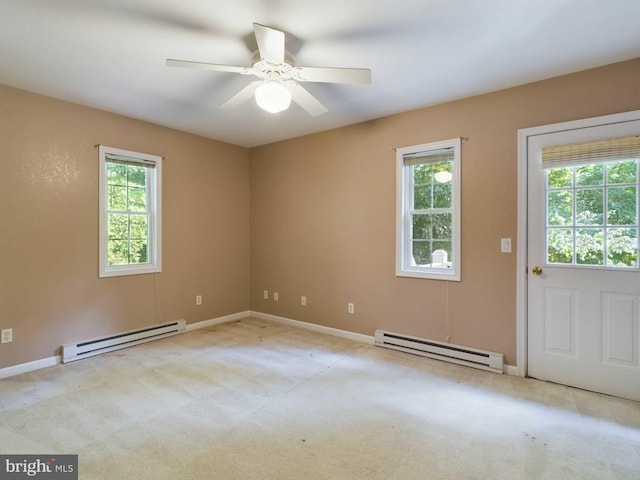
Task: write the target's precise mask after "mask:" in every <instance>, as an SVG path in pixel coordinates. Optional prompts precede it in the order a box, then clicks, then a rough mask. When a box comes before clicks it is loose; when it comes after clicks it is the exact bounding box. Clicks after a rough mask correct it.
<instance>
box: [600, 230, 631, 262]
mask: <svg viewBox="0 0 640 480" xmlns="http://www.w3.org/2000/svg"><path fill="white" fill-rule="evenodd" d="M607 265H609V266H615V267H636V266H637V265H638V229H636V228H611V229H609V230H608V231H607Z"/></svg>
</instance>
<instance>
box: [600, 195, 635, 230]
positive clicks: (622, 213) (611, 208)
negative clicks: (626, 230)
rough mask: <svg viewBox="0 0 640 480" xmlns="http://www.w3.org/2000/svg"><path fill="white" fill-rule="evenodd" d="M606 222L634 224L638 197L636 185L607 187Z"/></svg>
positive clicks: (609, 223)
mask: <svg viewBox="0 0 640 480" xmlns="http://www.w3.org/2000/svg"><path fill="white" fill-rule="evenodd" d="M607 192H608V199H607V224H608V225H636V224H637V223H638V221H637V206H638V197H637V189H636V187H615V188H609V189H608V191H607Z"/></svg>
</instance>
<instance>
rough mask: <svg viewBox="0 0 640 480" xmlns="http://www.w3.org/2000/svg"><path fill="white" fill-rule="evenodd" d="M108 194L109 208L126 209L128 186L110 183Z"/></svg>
mask: <svg viewBox="0 0 640 480" xmlns="http://www.w3.org/2000/svg"><path fill="white" fill-rule="evenodd" d="M108 195H109V201H108V204H109V206H108V208H109V210H126V209H127V187H119V186H115V185H109V187H108Z"/></svg>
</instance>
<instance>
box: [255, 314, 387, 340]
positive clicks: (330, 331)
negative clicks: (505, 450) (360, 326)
mask: <svg viewBox="0 0 640 480" xmlns="http://www.w3.org/2000/svg"><path fill="white" fill-rule="evenodd" d="M249 313H250V316H251V317H254V318H259V319H261V320H270V321H272V322H276V323H281V324H283V325H289V326H291V327H297V328H304V329H305V330H311V331H312V332H319V333H326V334H327V335H333V336H334V337H341V338H346V339H349V340H354V341H356V342H360V343H367V344H369V345H373V344H374V343H375V339H374V337H372V336H370V335H363V334H361V333H353V332H349V331H347V330H340V329H339V328H332V327H325V326H324V325H317V324H315V323H308V322H302V321H300V320H293V319H291V318H285V317H279V316H277V315H271V314H270V313H262V312H254V311H251V312H249Z"/></svg>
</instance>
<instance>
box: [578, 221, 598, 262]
mask: <svg viewBox="0 0 640 480" xmlns="http://www.w3.org/2000/svg"><path fill="white" fill-rule="evenodd" d="M576 263H578V264H580V265H604V229H603V228H581V229H579V230H578V231H577V232H576Z"/></svg>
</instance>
